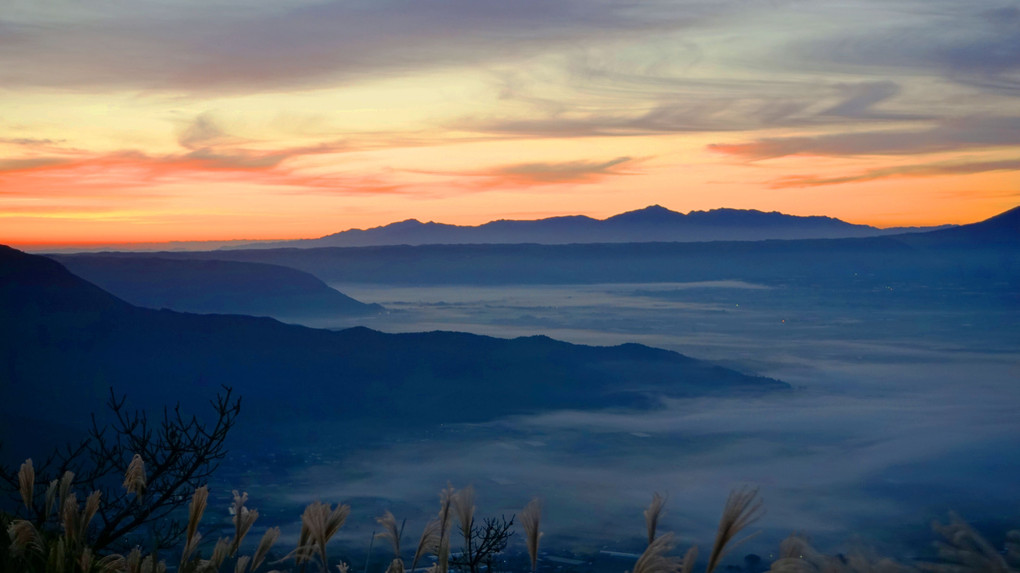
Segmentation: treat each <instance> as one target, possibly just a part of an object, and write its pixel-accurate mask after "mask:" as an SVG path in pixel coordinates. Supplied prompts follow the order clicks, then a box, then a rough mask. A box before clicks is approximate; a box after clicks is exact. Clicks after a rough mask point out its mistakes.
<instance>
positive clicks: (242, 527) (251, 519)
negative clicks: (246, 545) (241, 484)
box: [230, 489, 259, 556]
mask: <svg viewBox="0 0 1020 573" xmlns="http://www.w3.org/2000/svg"><path fill="white" fill-rule="evenodd" d="M246 501H248V492H245V493H244V494H243V495H238V493H237V490H236V489H235V490H234V541H233V543H232V544H231V546H230V555H231V556H234V555H236V554H237V550H238V548H240V547H241V541H243V540H244V537H245V536H246V535H248V531H250V530H251V526H252V525H254V524H255V520H257V519H258V518H259V512H258V510H256V509H251V510H250V509H248V508H247V507H245V506H244V504H245V502H246Z"/></svg>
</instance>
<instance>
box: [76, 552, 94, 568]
mask: <svg viewBox="0 0 1020 573" xmlns="http://www.w3.org/2000/svg"><path fill="white" fill-rule="evenodd" d="M92 558H93V555H92V548H91V547H86V548H85V549H84V550H82V552H81V555H79V556H78V568H79V569H81V573H89V571H90V570H91V569H92Z"/></svg>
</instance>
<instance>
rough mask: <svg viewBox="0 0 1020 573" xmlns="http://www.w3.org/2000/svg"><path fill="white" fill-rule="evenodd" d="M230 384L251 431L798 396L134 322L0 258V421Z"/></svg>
mask: <svg viewBox="0 0 1020 573" xmlns="http://www.w3.org/2000/svg"><path fill="white" fill-rule="evenodd" d="M222 384H226V385H230V386H232V387H234V388H235V391H237V392H238V393H239V394H241V395H243V396H244V398H245V408H246V412H247V413H248V415H251V416H253V419H266V420H269V419H293V418H294V417H295V416H297V415H300V416H301V417H302V418H303V419H305V420H311V419H334V420H344V421H350V420H366V421H367V420H373V421H376V422H379V423H385V422H394V421H399V422H400V423H402V424H435V423H441V422H473V421H484V420H489V419H493V418H495V417H499V416H504V415H509V414H518V413H526V412H535V411H541V410H546V409H561V408H611V407H648V406H651V405H654V404H656V403H657V402H656V400H655V397H657V396H673V397H684V396H703V395H711V394H725V393H731V392H737V391H766V390H776V389H783V388H787V387H788V386H787V385H786V384H785V383H783V382H779V381H777V380H773V379H769V378H762V377H754V376H747V375H744V374H741V373H739V372H736V371H734V370H730V369H726V368H722V367H719V366H716V365H713V364H710V363H706V362H702V361H698V360H695V359H692V358H688V357H685V356H683V355H680V354H678V353H675V352H670V351H666V350H660V349H655V348H650V347H647V346H642V345H637V344H625V345H621V346H613V347H594V346H580V345H573V344H568V343H565V342H559V341H556V340H552V339H550V338H547V337H543V336H533V337H526V338H517V339H513V340H506V339H499V338H492V337H486V336H476V335H471V334H464V333H455V332H426V333H415V334H385V333H382V332H377V331H373V330H370V329H367V328H352V329H348V330H343V331H326V330H317V329H311V328H305V327H301V326H293V325H287V324H283V323H280V322H277V321H276V320H273V319H269V318H255V317H249V316H238V315H195V314H186V313H179V312H174V311H169V310H152V309H145V308H139V307H136V306H132V305H130V304H128V303H126V302H124V301H122V300H120V299H118V298H116V297H114V296H113V295H111V294H109V293H107V292H105V291H103V290H102V289H100V288H99V287H97V286H95V285H93V284H91V283H89V282H87V281H85V280H83V279H81V278H79V277H77V276H75V275H73V274H71V273H70V272H68V271H67V269H65V268H64V267H63V266H61V265H60V264H59V263H57V262H55V261H53V260H51V259H48V258H45V257H41V256H35V255H28V254H25V253H22V252H20V251H17V250H15V249H11V248H8V247H0V386H2V387H3V388H4V389H5V390H4V401H3V403H2V404H0V411H6V412H17V413H19V414H20V415H22V416H38V417H42V418H46V419H49V420H51V421H53V420H62V419H74V420H80V419H83V418H87V415H88V412H90V411H96V410H101V409H102V403H103V400H104V399H105V397H106V395H107V388H108V387H110V386H113V387H115V388H116V389H117V391H118V392H126V393H128V394H130V395H131V397H132V401H133V402H136V403H138V404H139V405H142V406H144V405H149V406H152V405H159V404H165V403H174V402H176V401H178V400H180V401H182V402H188V401H190V400H202V401H204V400H205V399H207V398H208V397H209V396H211V395H212V394H214V393H215V391H216V389H217V388H218V387H219V386H220V385H222Z"/></svg>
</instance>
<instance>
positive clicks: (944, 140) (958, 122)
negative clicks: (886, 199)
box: [709, 116, 1020, 160]
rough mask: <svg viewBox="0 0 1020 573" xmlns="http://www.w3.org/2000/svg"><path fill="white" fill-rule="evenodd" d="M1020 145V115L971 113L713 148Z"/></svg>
mask: <svg viewBox="0 0 1020 573" xmlns="http://www.w3.org/2000/svg"><path fill="white" fill-rule="evenodd" d="M1014 145H1020V117H987V116H986V117H969V118H959V119H954V120H951V121H946V122H943V123H941V124H939V125H936V126H934V127H930V128H928V129H923V130H909V131H907V130H882V131H865V132H857V133H830V134H824V135H817V136H809V137H770V138H763V139H759V140H756V141H751V142H748V143H716V144H712V145H709V149H710V150H712V151H717V152H720V153H726V154H729V155H736V156H739V157H744V158H747V159H752V160H755V159H771V158H776V157H785V156H788V155H832V156H841V155H912V154H922V153H936V152H940V151H959V150H964V149H974V148H983V147H988V148H991V147H1003V146H1014Z"/></svg>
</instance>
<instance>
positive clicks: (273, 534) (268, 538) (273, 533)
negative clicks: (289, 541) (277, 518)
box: [251, 527, 280, 571]
mask: <svg viewBox="0 0 1020 573" xmlns="http://www.w3.org/2000/svg"><path fill="white" fill-rule="evenodd" d="M279 538H280V528H279V527H270V528H269V529H267V530H266V532H265V533H263V534H262V539H261V540H260V541H259V546H258V548H256V549H255V556H254V557H252V561H251V570H252V571H255V570H256V569H258V568H259V565H262V561H264V560H265V558H266V555H267V554H268V553H269V550H270V549H272V548H273V544H275V543H276V540H277V539H279Z"/></svg>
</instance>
